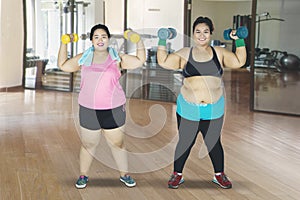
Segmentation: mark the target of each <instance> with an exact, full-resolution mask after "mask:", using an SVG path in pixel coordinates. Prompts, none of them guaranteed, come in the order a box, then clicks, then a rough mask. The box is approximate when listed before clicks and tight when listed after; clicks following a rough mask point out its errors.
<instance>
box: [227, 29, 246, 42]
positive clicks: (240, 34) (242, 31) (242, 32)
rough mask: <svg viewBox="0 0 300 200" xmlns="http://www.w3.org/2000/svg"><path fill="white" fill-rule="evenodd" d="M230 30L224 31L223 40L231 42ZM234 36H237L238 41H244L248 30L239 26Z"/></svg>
mask: <svg viewBox="0 0 300 200" xmlns="http://www.w3.org/2000/svg"><path fill="white" fill-rule="evenodd" d="M231 31H232V29H231V28H230V29H226V30H225V31H224V33H223V36H224V39H225V40H231V38H230V33H231ZM235 35H236V36H238V37H239V38H240V39H245V38H246V37H248V29H247V27H246V26H240V27H238V29H236V34H235Z"/></svg>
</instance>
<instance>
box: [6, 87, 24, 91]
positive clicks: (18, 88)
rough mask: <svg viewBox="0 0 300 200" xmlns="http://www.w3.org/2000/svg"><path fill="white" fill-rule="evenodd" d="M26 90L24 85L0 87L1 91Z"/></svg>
mask: <svg viewBox="0 0 300 200" xmlns="http://www.w3.org/2000/svg"><path fill="white" fill-rule="evenodd" d="M21 91H24V88H23V86H15V87H5V88H0V92H21Z"/></svg>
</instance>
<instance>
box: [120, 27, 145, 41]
mask: <svg viewBox="0 0 300 200" xmlns="http://www.w3.org/2000/svg"><path fill="white" fill-rule="evenodd" d="M124 38H125V39H126V40H128V38H129V40H130V41H131V42H132V43H138V42H139V41H140V39H141V36H140V35H139V34H137V33H135V32H134V31H132V30H131V29H128V30H126V31H125V32H124Z"/></svg>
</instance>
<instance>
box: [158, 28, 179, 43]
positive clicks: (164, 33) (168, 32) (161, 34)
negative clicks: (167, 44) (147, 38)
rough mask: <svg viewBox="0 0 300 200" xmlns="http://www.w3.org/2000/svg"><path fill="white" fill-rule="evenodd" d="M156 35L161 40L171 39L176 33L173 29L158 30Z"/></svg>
mask: <svg viewBox="0 0 300 200" xmlns="http://www.w3.org/2000/svg"><path fill="white" fill-rule="evenodd" d="M157 35H158V38H159V39H161V40H167V39H173V38H175V37H176V36H177V31H176V30H175V29H174V28H160V29H159V30H158V32H157Z"/></svg>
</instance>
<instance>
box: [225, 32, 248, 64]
mask: <svg viewBox="0 0 300 200" xmlns="http://www.w3.org/2000/svg"><path fill="white" fill-rule="evenodd" d="M230 37H231V38H232V39H234V40H235V41H236V40H237V39H239V38H238V37H237V36H235V31H234V32H231V33H230ZM235 41H234V42H235ZM246 59H247V51H246V47H245V46H241V47H237V48H236V51H235V53H233V52H231V51H228V50H227V49H224V48H223V59H222V60H223V65H224V66H225V67H228V68H240V67H242V66H243V65H244V64H245V63H246Z"/></svg>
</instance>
